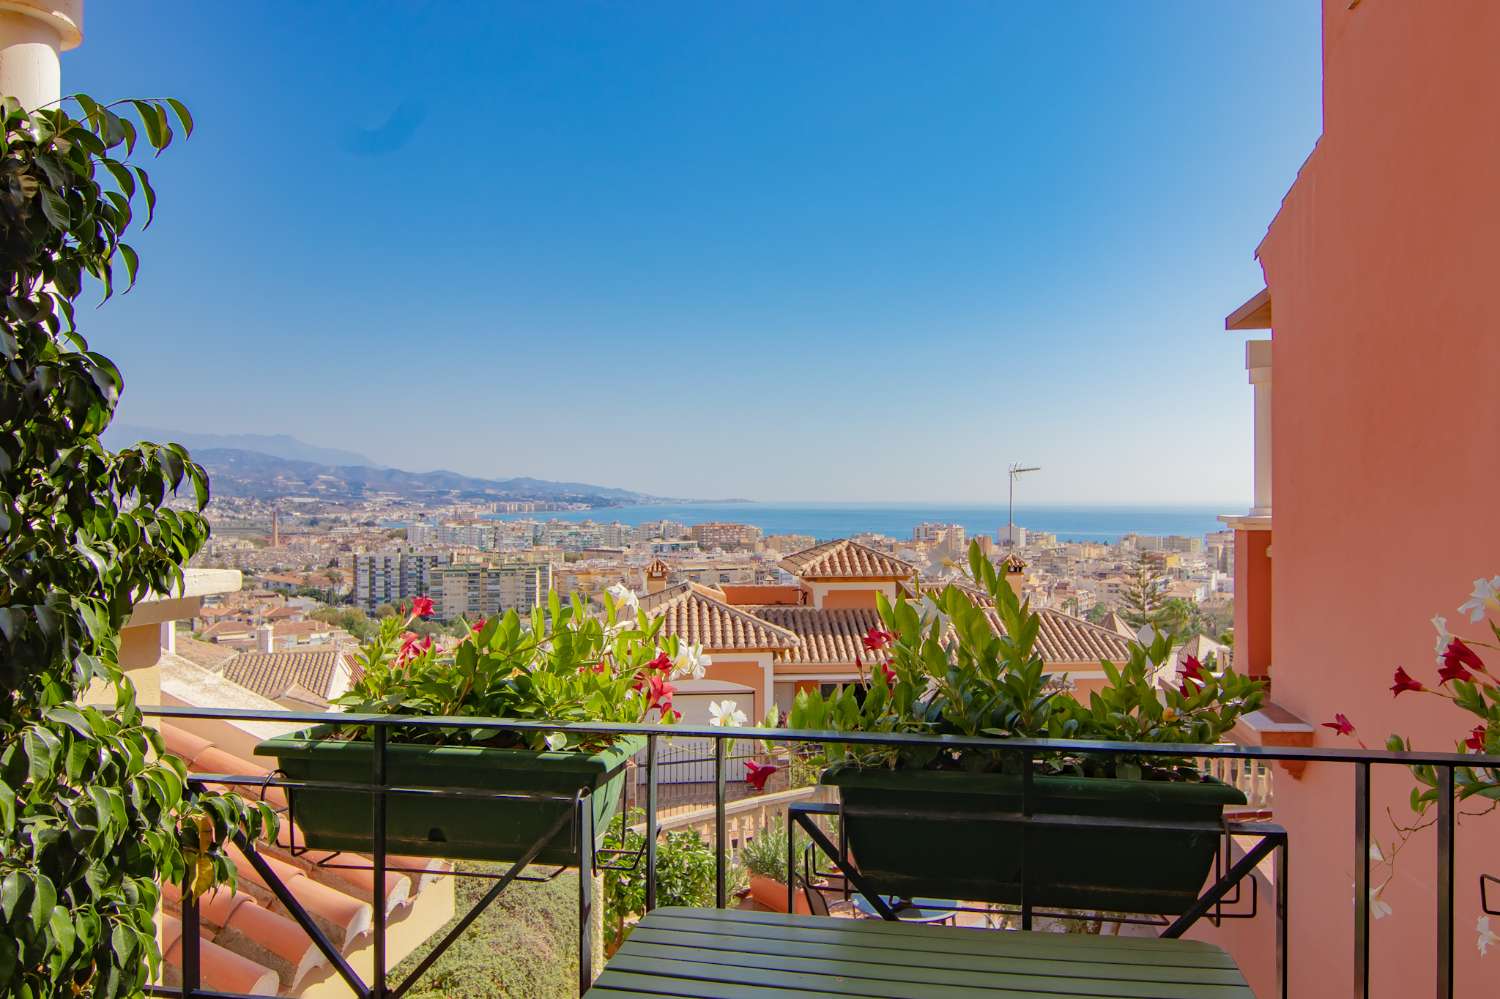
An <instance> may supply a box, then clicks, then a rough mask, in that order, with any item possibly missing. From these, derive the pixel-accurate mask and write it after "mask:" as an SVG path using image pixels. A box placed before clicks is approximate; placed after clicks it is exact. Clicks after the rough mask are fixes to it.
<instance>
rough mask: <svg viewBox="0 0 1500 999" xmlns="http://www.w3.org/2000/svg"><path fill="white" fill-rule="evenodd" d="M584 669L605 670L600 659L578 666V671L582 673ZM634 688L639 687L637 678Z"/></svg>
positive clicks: (595, 671)
mask: <svg viewBox="0 0 1500 999" xmlns="http://www.w3.org/2000/svg"><path fill="white" fill-rule="evenodd" d="M585 671H587V672H589V673H603V672H604V671H605V666H604V660H603V659H601V660H599V661H598V662H596V663H584V664H583V665H582V666H580V667H578V672H580V673H583V672H585ZM635 689H636V690H640V689H641V683H640V681H639V680H637V681H636V683H635Z"/></svg>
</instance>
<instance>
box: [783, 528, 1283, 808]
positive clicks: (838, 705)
mask: <svg viewBox="0 0 1500 999" xmlns="http://www.w3.org/2000/svg"><path fill="white" fill-rule="evenodd" d="M969 567H970V573H971V576H972V579H973V580H974V584H975V585H964V586H954V585H950V586H948V587H946V588H944V589H943V590H942V591H941V592H940V593H937V594H934V595H930V596H927V597H925V598H924V599H923V602H922V604H921V605H916V604H913V603H912V602H910V601H908V600H907V599H906V598H904V597H900V598H898V599H897V600H896V601H895V602H894V603H892V602H890V601H888V600H887V599H885V598H884V597H883V596H882V597H881V598H880V618H881V622H882V624H883V625H884V627H883V628H882V629H873V630H872V631H871V632H870V633H869V634H867V635H866V636H865V639H864V644H865V648H866V651H867V652H869V653H870V654H871V656H872V657H874V658H873V661H872V662H871V663H870V664H869V684H868V686H867V687H866V688H864V689H862V690H857V689H856V688H854V687H850V686H845V687H841V688H839V689H836V690H835V691H833V692H832V693H830V694H829V695H827V696H824V695H822V694H820V693H818V692H817V691H813V690H804V691H802V692H800V693H798V695H797V699H796V701H795V702H794V704H793V707H792V712H791V727H793V728H804V729H822V730H832V731H841V732H854V731H857V732H889V733H927V734H950V735H962V736H969V737H978V736H998V737H1004V738H1054V739H1091V740H1105V741H1110V742H1150V743H1178V744H1193V743H1212V742H1216V741H1217V740H1218V739H1219V737H1220V736H1221V735H1223V734H1224V733H1225V732H1227V731H1228V730H1229V729H1231V728H1233V727H1234V724H1235V722H1236V720H1237V719H1238V718H1239V717H1240V716H1241V715H1242V714H1244V713H1245V712H1247V711H1253V710H1255V709H1256V708H1257V707H1259V706H1260V704H1261V702H1262V700H1263V699H1264V696H1265V693H1264V686H1263V684H1261V683H1260V682H1259V681H1256V680H1251V679H1249V678H1246V677H1242V676H1239V675H1238V674H1236V673H1234V672H1233V670H1231V669H1228V668H1225V669H1222V670H1218V671H1213V670H1209V669H1206V668H1204V667H1203V666H1202V664H1200V663H1198V662H1197V661H1196V660H1192V659H1189V660H1188V661H1187V666H1186V670H1185V674H1184V678H1183V680H1182V682H1181V684H1180V685H1179V686H1176V687H1173V686H1170V685H1166V686H1160V687H1159V686H1158V685H1157V683H1156V682H1155V677H1156V676H1158V675H1159V673H1160V671H1161V669H1162V668H1163V666H1164V664H1165V663H1166V662H1167V659H1168V657H1169V655H1170V654H1171V645H1170V642H1169V640H1168V639H1167V638H1165V637H1163V636H1160V635H1158V636H1157V638H1156V640H1155V641H1154V642H1153V643H1152V644H1151V645H1150V646H1141V645H1139V644H1137V645H1133V646H1132V648H1131V654H1130V658H1129V659H1128V660H1127V661H1126V662H1125V663H1123V664H1121V665H1119V666H1116V665H1115V664H1113V663H1110V662H1101V663H1100V666H1101V668H1102V669H1103V670H1104V672H1105V675H1106V676H1107V677H1108V680H1109V683H1108V685H1107V686H1106V687H1105V688H1104V689H1103V690H1100V691H1097V692H1094V693H1091V694H1090V695H1089V697H1088V699H1087V701H1086V702H1085V701H1081V700H1079V699H1078V698H1076V697H1075V696H1074V695H1073V694H1072V693H1071V692H1069V691H1066V690H1064V689H1063V687H1062V686H1061V685H1059V684H1058V683H1056V682H1054V680H1053V678H1052V677H1051V676H1049V675H1048V674H1047V673H1046V672H1045V668H1046V666H1045V663H1044V661H1043V659H1042V656H1041V654H1040V652H1038V650H1037V644H1036V643H1037V636H1038V634H1039V632H1040V629H1041V617H1040V615H1038V614H1036V613H1033V612H1032V610H1031V608H1030V605H1029V604H1027V603H1023V602H1021V600H1020V599H1019V598H1018V597H1017V596H1016V594H1015V593H1014V592H1013V591H1012V590H1011V588H1010V585H1009V584H1008V583H1007V582H1006V581H1005V578H1004V577H1003V576H1002V575H1000V573H999V572H998V571H997V570H996V569H995V566H994V565H993V564H991V563H990V561H989V560H988V559H986V558H985V557H984V555H983V553H982V552H981V551H980V549H979V546H978V545H977V544H976V545H974V546H972V547H971V548H970V550H969ZM826 750H827V755H828V756H829V757H831V758H834V759H847V760H850V761H852V762H854V763H857V764H859V765H863V766H886V767H908V768H922V767H934V768H962V769H966V770H971V771H988V770H1007V771H1009V770H1014V769H1017V768H1018V767H1019V766H1020V761H1019V759H1018V757H1017V754H1015V753H1008V752H1006V751H1005V750H1004V749H1003V748H1000V747H997V748H995V749H977V750H976V749H964V750H939V749H938V748H937V747H914V748H895V747H879V748H864V747H861V748H854V747H851V746H848V745H834V746H829V747H826ZM1039 763H1040V764H1041V766H1042V768H1043V770H1044V772H1050V773H1074V774H1082V775H1086V776H1119V777H1128V778H1137V777H1149V778H1155V779H1164V780H1170V779H1197V771H1196V770H1194V769H1193V768H1192V767H1191V765H1190V763H1189V762H1188V761H1187V760H1185V759H1184V760H1173V759H1169V760H1166V761H1162V760H1159V759H1155V758H1153V761H1151V762H1148V761H1146V760H1144V759H1139V758H1130V757H1111V758H1098V757H1089V756H1086V755H1082V754H1076V753H1069V754H1065V753H1051V754H1047V755H1045V756H1042V757H1040V758H1039Z"/></svg>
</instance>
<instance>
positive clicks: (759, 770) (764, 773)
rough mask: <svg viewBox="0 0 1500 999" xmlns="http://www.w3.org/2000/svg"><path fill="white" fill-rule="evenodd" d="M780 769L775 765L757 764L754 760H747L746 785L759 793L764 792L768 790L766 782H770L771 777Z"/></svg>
mask: <svg viewBox="0 0 1500 999" xmlns="http://www.w3.org/2000/svg"><path fill="white" fill-rule="evenodd" d="M780 769H781V768H780V767H778V766H776V765H775V764H771V763H756V762H755V761H754V760H746V761H745V783H747V784H749V785H750V786H751V787H753V788H755V789H756V790H757V791H764V790H765V789H766V781H768V780H770V779H771V775H772V774H774V773H775V772H776V771H778V770H780Z"/></svg>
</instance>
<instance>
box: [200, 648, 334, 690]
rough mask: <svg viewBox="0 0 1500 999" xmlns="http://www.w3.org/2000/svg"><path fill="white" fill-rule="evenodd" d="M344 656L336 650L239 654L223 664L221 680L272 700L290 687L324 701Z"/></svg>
mask: <svg viewBox="0 0 1500 999" xmlns="http://www.w3.org/2000/svg"><path fill="white" fill-rule="evenodd" d="M343 656H344V654H343V653H342V652H340V651H339V650H337V649H320V650H317V651H309V652H242V653H240V654H239V655H237V656H235V657H234V658H233V659H231V660H229V661H228V662H226V663H225V664H224V677H225V679H227V680H230V681H232V682H234V683H237V684H239V685H240V686H241V687H244V688H245V689H247V690H252V691H254V692H255V693H257V694H259V695H261V696H262V697H269V698H271V699H272V700H275V699H277V698H278V697H281V696H282V695H283V694H284V693H286V691H287V690H288V689H290V688H292V687H293V686H297V687H302V688H305V689H306V690H309V691H312V692H313V693H315V694H317V695H318V696H319V697H323V698H326V697H328V692H329V691H330V690H332V688H333V678H334V676H335V675H336V673H337V671H338V666H339V661H340V659H342V658H343Z"/></svg>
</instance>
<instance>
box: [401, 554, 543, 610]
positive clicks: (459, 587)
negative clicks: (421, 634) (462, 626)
mask: <svg viewBox="0 0 1500 999" xmlns="http://www.w3.org/2000/svg"><path fill="white" fill-rule="evenodd" d="M551 589H552V566H551V565H550V564H548V563H545V562H543V563H535V562H532V563H520V562H518V563H508V564H503V565H480V564H460V565H445V566H439V567H437V568H435V569H433V570H432V571H431V572H430V573H429V575H428V589H427V595H428V596H429V597H431V598H432V603H433V613H434V616H435V617H437V618H438V620H441V621H453V620H456V619H458V618H463V619H465V620H467V621H477V620H479V619H480V618H487V617H493V616H495V615H496V614H501V613H504V612H505V611H508V610H514V611H515V612H516V613H518V614H529V613H531V611H532V609H533V608H535V607H536V606H538V605H539V604H541V603H543V602H544V601H545V600H546V597H547V593H548V591H550V590H551Z"/></svg>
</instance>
